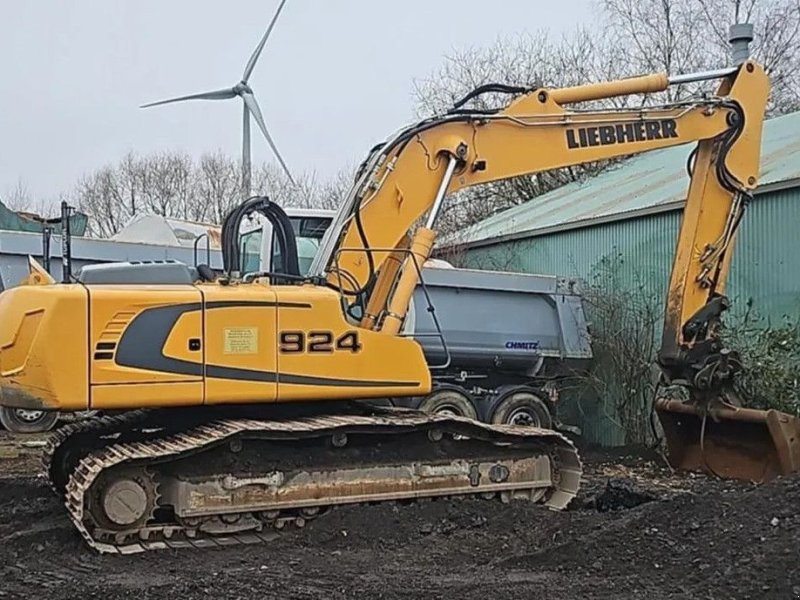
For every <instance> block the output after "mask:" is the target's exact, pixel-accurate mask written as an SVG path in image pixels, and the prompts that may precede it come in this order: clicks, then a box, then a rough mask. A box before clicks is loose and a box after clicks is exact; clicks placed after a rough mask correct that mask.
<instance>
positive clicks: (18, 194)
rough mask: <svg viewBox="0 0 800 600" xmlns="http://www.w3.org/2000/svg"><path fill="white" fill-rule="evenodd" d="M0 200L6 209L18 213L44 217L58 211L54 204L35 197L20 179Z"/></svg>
mask: <svg viewBox="0 0 800 600" xmlns="http://www.w3.org/2000/svg"><path fill="white" fill-rule="evenodd" d="M0 200H2V201H3V204H5V206H6V207H7V208H9V209H10V210H13V211H15V212H19V213H27V214H32V215H39V216H43V217H46V216H48V215H50V214H54V213H55V212H57V210H58V209H57V208H56V205H55V203H53V202H49V201H48V200H46V199H45V198H42V197H35V196H34V194H33V193H32V192H31V190H30V188H29V187H28V184H27V183H26V182H25V181H24V180H22V179H19V180H17V183H16V185H14V187H13V188H11V189H9V190H8V191H6V193H5V194H3V195H2V196H0Z"/></svg>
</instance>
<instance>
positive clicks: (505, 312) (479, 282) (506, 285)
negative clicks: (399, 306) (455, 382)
mask: <svg viewBox="0 0 800 600" xmlns="http://www.w3.org/2000/svg"><path fill="white" fill-rule="evenodd" d="M423 278H424V281H425V287H426V289H427V291H428V294H429V295H430V297H431V302H432V304H433V307H434V309H435V314H436V317H437V318H438V320H439V323H440V325H441V328H442V332H443V334H444V338H445V343H446V344H447V348H448V350H449V353H450V360H451V366H453V367H456V368H459V367H461V368H483V369H484V370H487V371H491V370H503V371H515V372H519V373H520V374H527V375H529V376H531V375H535V374H537V373H538V372H539V371H540V369H542V368H545V369H547V370H548V371H549V372H550V373H553V371H558V370H559V368H560V367H561V366H566V365H569V366H570V368H575V367H576V366H578V365H580V363H588V360H589V359H590V358H591V356H592V351H591V345H590V343H589V334H588V328H587V324H586V319H585V316H584V313H583V305H582V302H581V297H580V295H579V289H578V285H577V282H575V281H570V280H565V279H562V278H558V277H551V276H546V275H523V274H518V273H501V272H492V271H472V270H467V269H439V268H426V269H425V270H424V271H423ZM426 308H427V303H426V299H425V295H424V293H423V290H422V288H421V287H418V288H417V291H416V293H415V295H414V314H413V319H414V326H413V335H414V337H415V339H417V341H418V342H419V343H420V344H421V345H422V347H423V349H424V350H425V355H426V357H427V359H428V362H429V364H431V365H435V364H439V363H442V362H444V360H445V359H446V354H445V351H444V347H443V346H442V343H441V341H440V339H439V338H438V337H435V336H434V335H432V334H434V333H435V332H436V326H435V323H434V320H433V316H432V315H431V314H430V312H429V311H428V310H426Z"/></svg>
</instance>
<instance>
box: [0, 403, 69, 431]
mask: <svg viewBox="0 0 800 600" xmlns="http://www.w3.org/2000/svg"><path fill="white" fill-rule="evenodd" d="M56 421H58V412H56V411H45V410H27V409H24V408H8V407H6V406H0V423H2V425H3V427H5V428H6V429H7V430H8V431H11V432H13V433H44V432H45V431H50V430H51V429H52V428H53V427H54V426H55V424H56Z"/></svg>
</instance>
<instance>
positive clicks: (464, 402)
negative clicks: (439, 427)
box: [419, 390, 478, 421]
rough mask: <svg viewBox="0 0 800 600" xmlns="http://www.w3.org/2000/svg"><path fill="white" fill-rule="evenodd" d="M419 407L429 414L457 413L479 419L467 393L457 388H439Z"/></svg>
mask: <svg viewBox="0 0 800 600" xmlns="http://www.w3.org/2000/svg"><path fill="white" fill-rule="evenodd" d="M419 409H420V410H421V411H423V412H426V413H428V414H432V415H433V414H445V415H455V416H457V417H467V418H468V419H472V420H473V421H477V420H478V413H477V411H476V410H475V407H474V406H473V405H472V402H471V401H470V399H469V398H467V396H466V395H464V394H462V393H461V392H459V391H456V390H438V391H436V392H433V393H432V394H430V395H429V396H428V397H427V398H425V400H423V401H422V404H420V405H419Z"/></svg>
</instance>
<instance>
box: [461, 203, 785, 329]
mask: <svg viewBox="0 0 800 600" xmlns="http://www.w3.org/2000/svg"><path fill="white" fill-rule="evenodd" d="M679 226H680V212H679V211H675V212H669V213H660V214H655V215H651V216H648V217H641V218H638V219H630V220H627V221H616V222H613V223H607V224H603V225H597V226H594V227H585V228H582V229H573V230H571V231H565V232H560V233H553V234H550V235H544V236H540V237H534V238H528V239H524V240H518V241H515V242H508V243H503V244H497V245H494V246H487V247H483V248H475V249H473V250H470V251H468V252H467V255H466V263H467V266H470V267H473V268H484V269H498V270H504V271H521V272H525V273H544V274H556V275H564V276H572V277H581V278H588V277H589V276H590V274H591V273H592V269H593V267H595V265H596V264H597V263H598V261H599V260H600V259H601V258H603V257H605V256H611V255H615V254H619V255H620V258H621V260H622V266H621V271H622V274H623V277H624V279H625V280H626V281H628V282H630V283H631V284H634V283H638V282H641V283H642V284H643V285H644V286H645V287H646V288H647V289H648V290H651V291H652V293H653V294H654V295H655V296H657V297H658V298H663V297H664V294H665V291H666V286H667V282H668V279H669V271H670V268H671V266H672V257H673V255H674V253H675V243H676V240H677V236H678V228H679ZM728 295H729V296H730V297H731V299H732V300H733V301H734V303H735V304H744V302H745V301H746V300H747V299H748V298H752V299H753V302H754V306H755V308H756V309H757V310H758V312H759V313H760V314H762V315H764V316H765V317H769V318H771V319H780V318H781V316H783V315H786V314H789V315H795V316H797V315H800V188H794V189H791V190H783V191H778V192H771V193H769V194H763V195H759V196H757V197H756V199H755V200H754V201H753V202H752V204H751V205H750V207H749V209H748V213H747V215H746V216H745V219H744V222H743V223H742V228H741V231H740V235H739V237H738V240H737V245H736V250H735V254H734V259H733V265H732V270H731V276H730V282H729V288H728Z"/></svg>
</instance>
